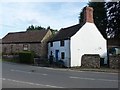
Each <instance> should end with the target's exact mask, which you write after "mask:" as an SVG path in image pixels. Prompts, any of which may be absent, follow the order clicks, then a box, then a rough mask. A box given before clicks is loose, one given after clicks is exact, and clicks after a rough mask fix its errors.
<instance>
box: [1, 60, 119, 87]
mask: <svg viewBox="0 0 120 90" xmlns="http://www.w3.org/2000/svg"><path fill="white" fill-rule="evenodd" d="M0 79H2V87H3V88H118V73H113V72H95V71H94V72H93V71H77V70H70V69H59V68H57V69H55V68H48V67H37V66H30V65H24V64H17V63H8V62H2V78H0Z"/></svg>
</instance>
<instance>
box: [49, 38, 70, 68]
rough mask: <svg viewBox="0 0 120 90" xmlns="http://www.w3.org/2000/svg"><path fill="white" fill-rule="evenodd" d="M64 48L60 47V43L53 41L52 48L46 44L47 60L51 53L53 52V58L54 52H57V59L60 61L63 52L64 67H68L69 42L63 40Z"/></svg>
mask: <svg viewBox="0 0 120 90" xmlns="http://www.w3.org/2000/svg"><path fill="white" fill-rule="evenodd" d="M64 42H65V44H64V46H62V47H61V46H60V41H54V42H53V47H50V43H48V58H49V56H50V55H51V51H52V52H53V56H54V57H55V51H56V50H59V55H58V56H59V57H58V59H59V60H61V52H65V59H63V61H64V63H65V65H66V66H67V67H69V63H70V62H69V60H70V40H64Z"/></svg>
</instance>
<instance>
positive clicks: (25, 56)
mask: <svg viewBox="0 0 120 90" xmlns="http://www.w3.org/2000/svg"><path fill="white" fill-rule="evenodd" d="M19 60H20V63H25V64H32V63H34V56H33V53H32V52H30V51H22V52H20V53H19Z"/></svg>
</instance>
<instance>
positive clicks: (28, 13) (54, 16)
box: [0, 0, 88, 39]
mask: <svg viewBox="0 0 120 90" xmlns="http://www.w3.org/2000/svg"><path fill="white" fill-rule="evenodd" d="M87 3H88V1H87V0H86V1H84V2H83V1H80V0H79V2H78V1H77V0H76V2H75V0H74V1H72V0H71V1H70V2H65V1H62V0H61V1H59V0H58V2H54V1H52V2H47V1H46V2H38V1H35V0H34V1H30V0H29V1H26V2H24V1H22V0H21V2H17V1H10V0H9V1H6V2H4V1H3V2H2V3H0V39H1V38H3V37H4V36H5V35H6V34H7V33H9V32H20V31H26V28H27V27H28V26H30V25H34V26H35V25H36V26H42V27H45V28H47V27H48V26H50V27H51V28H52V29H57V30H60V28H65V27H69V26H72V25H75V24H78V23H79V13H80V12H81V9H82V8H83V7H84V6H86V5H87Z"/></svg>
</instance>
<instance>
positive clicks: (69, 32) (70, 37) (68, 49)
mask: <svg viewBox="0 0 120 90" xmlns="http://www.w3.org/2000/svg"><path fill="white" fill-rule="evenodd" d="M84 54H99V55H100V56H101V57H102V58H104V63H105V64H107V44H106V39H104V37H103V36H102V35H101V33H100V32H99V30H98V29H97V27H96V26H95V24H94V20H93V8H91V7H85V8H84V23H83V24H77V25H73V26H70V27H67V28H62V29H61V30H60V31H59V32H58V33H57V35H56V36H55V37H54V38H53V39H52V40H51V41H50V42H49V43H48V58H49V57H50V56H51V55H52V56H53V57H54V61H57V60H63V61H64V63H65V66H66V67H74V66H81V57H82V56H83V55H84Z"/></svg>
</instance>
